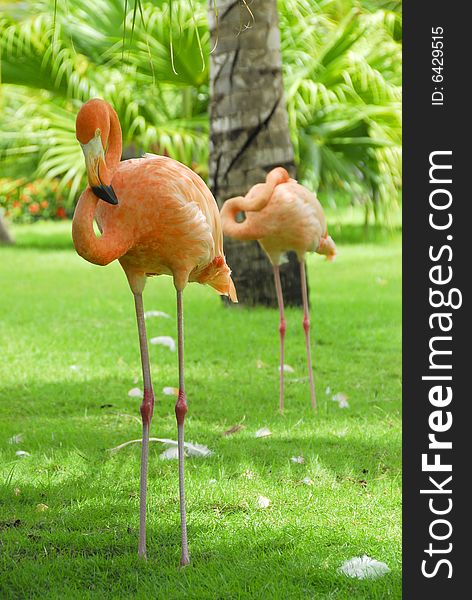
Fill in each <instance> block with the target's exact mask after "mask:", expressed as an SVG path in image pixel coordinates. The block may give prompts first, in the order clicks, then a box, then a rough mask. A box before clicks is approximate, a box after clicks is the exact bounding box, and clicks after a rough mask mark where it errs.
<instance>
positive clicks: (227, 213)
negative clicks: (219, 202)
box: [220, 197, 258, 241]
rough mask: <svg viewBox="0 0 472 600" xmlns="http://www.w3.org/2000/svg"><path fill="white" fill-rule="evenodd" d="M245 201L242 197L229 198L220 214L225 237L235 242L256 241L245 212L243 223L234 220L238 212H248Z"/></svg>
mask: <svg viewBox="0 0 472 600" xmlns="http://www.w3.org/2000/svg"><path fill="white" fill-rule="evenodd" d="M245 200H246V198H243V197H238V198H230V199H229V200H226V202H225V203H224V204H223V207H222V209H221V213H220V217H221V223H222V225H223V231H224V233H225V235H227V236H229V237H231V238H234V239H236V240H242V241H249V240H257V238H258V236H257V235H256V233H255V232H254V231H253V227H251V224H250V221H251V219H250V218H248V213H247V212H246V219H245V220H244V221H242V222H239V221H237V220H236V217H237V215H238V214H239V213H240V212H243V211H247V210H248V209H247V203H246V202H245Z"/></svg>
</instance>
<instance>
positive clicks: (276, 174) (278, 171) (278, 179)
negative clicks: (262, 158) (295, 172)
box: [266, 167, 290, 187]
mask: <svg viewBox="0 0 472 600" xmlns="http://www.w3.org/2000/svg"><path fill="white" fill-rule="evenodd" d="M287 181H290V175H289V174H288V172H287V170H286V169H284V168H283V167H275V169H272V171H269V172H268V173H267V175H266V182H267V183H269V184H271V185H273V186H274V187H275V186H276V185H279V183H287Z"/></svg>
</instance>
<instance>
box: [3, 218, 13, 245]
mask: <svg viewBox="0 0 472 600" xmlns="http://www.w3.org/2000/svg"><path fill="white" fill-rule="evenodd" d="M0 244H13V238H12V237H11V235H10V234H9V232H8V229H7V228H6V225H5V223H4V222H3V219H2V215H0Z"/></svg>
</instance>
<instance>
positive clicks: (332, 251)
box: [316, 235, 336, 261]
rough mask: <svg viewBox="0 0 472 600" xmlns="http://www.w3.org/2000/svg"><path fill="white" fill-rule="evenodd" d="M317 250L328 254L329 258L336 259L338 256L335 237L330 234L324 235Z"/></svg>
mask: <svg viewBox="0 0 472 600" xmlns="http://www.w3.org/2000/svg"><path fill="white" fill-rule="evenodd" d="M316 252H317V253H318V254H323V255H324V256H326V259H327V260H330V261H332V260H334V259H335V258H336V244H335V243H334V241H333V238H332V237H331V236H330V235H327V236H326V237H322V238H321V240H320V245H319V246H318V249H317V251H316Z"/></svg>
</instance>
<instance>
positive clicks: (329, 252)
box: [220, 167, 336, 410]
mask: <svg viewBox="0 0 472 600" xmlns="http://www.w3.org/2000/svg"><path fill="white" fill-rule="evenodd" d="M241 212H244V213H245V215H246V219H245V220H244V221H243V222H238V221H237V220H236V216H237V215H238V213H241ZM220 216H221V222H222V224H223V231H224V233H225V235H228V236H229V237H232V238H235V239H237V240H243V241H244V240H257V241H258V242H259V244H260V245H261V246H262V248H263V250H264V251H265V253H266V254H267V256H268V257H269V260H270V262H271V263H272V266H273V269H274V279H275V289H276V292H277V301H278V304H279V310H280V325H279V332H280V409H281V410H283V408H284V337H285V331H286V323H285V316H284V300H283V294H282V286H281V283H280V264H281V263H282V262H283V258H284V254H285V253H286V252H288V251H290V250H293V251H295V252H296V254H297V257H298V260H299V262H300V276H301V282H302V296H303V312H304V317H303V329H304V331H305V342H306V352H307V362H308V374H309V377H310V395H311V403H312V406H313V408H316V396H315V383H314V379H313V369H312V364H311V349H310V318H309V311H308V298H307V289H306V275H305V254H306V252H318V254H324V255H326V256H327V258H328V259H329V260H332V259H333V258H334V256H335V255H336V246H335V244H334V242H333V240H332V239H331V237H330V236H329V235H328V228H327V225H326V219H325V216H324V213H323V209H322V207H321V204H320V203H319V201H318V200H317V198H316V197H315V196H314V194H312V193H311V192H310V191H309V190H307V189H306V188H305V187H303V186H302V185H300V184H299V183H297V182H296V181H295V179H291V178H290V176H289V174H288V173H287V171H286V170H285V169H283V168H282V167H277V168H275V169H272V171H270V172H269V173H268V174H267V177H266V181H265V183H258V184H256V185H254V186H253V187H252V188H251V189H250V190H249V192H248V193H247V194H246V196H244V197H243V196H238V197H236V198H230V199H229V200H226V202H225V203H224V204H223V207H222V209H221V212H220Z"/></svg>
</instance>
